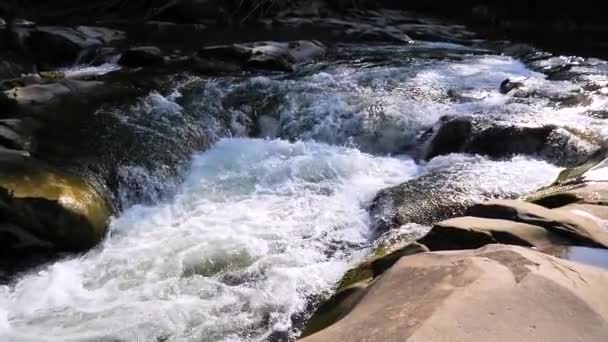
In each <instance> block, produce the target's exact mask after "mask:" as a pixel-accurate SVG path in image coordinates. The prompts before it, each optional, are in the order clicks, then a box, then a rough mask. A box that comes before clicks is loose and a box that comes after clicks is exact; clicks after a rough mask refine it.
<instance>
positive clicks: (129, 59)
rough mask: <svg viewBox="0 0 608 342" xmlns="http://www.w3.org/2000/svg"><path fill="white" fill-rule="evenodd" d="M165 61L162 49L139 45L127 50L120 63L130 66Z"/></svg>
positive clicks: (149, 64) (141, 65) (148, 64)
mask: <svg viewBox="0 0 608 342" xmlns="http://www.w3.org/2000/svg"><path fill="white" fill-rule="evenodd" d="M164 62H165V58H164V57H163V54H162V52H161V50H160V49H159V48H157V47H155V46H138V47H134V48H130V49H129V50H127V51H125V52H124V53H123V54H122V56H121V57H120V59H119V60H118V64H120V65H124V66H128V67H143V66H151V65H160V64H163V63H164Z"/></svg>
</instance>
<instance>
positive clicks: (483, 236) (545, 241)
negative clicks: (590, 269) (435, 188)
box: [418, 216, 569, 251]
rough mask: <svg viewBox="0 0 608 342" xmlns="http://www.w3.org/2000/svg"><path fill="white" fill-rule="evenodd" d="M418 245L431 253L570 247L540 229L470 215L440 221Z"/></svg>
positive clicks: (563, 240) (553, 234) (525, 224)
mask: <svg viewBox="0 0 608 342" xmlns="http://www.w3.org/2000/svg"><path fill="white" fill-rule="evenodd" d="M418 242H419V243H421V244H423V245H425V246H427V247H428V248H429V249H430V250H432V251H441V250H458V249H477V248H480V247H483V246H485V245H489V244H496V243H501V244H508V245H517V246H524V247H536V248H547V247H549V246H553V245H565V244H569V243H568V240H567V239H565V238H563V237H561V236H560V235H558V234H555V233H552V232H550V231H548V230H546V229H545V228H543V227H540V226H536V225H531V224H527V223H520V222H514V221H508V220H499V219H487V218H480V217H471V216H464V217H457V218H453V219H449V220H446V221H442V222H439V223H437V224H435V225H434V226H433V228H432V229H431V231H429V232H428V233H427V234H426V235H425V236H424V237H422V238H421V239H419V240H418Z"/></svg>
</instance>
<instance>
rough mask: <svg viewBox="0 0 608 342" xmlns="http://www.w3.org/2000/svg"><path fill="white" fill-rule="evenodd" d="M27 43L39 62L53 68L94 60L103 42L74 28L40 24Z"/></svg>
mask: <svg viewBox="0 0 608 342" xmlns="http://www.w3.org/2000/svg"><path fill="white" fill-rule="evenodd" d="M27 45H28V47H29V49H30V51H31V52H32V54H33V55H34V56H36V59H37V60H38V62H39V64H41V65H42V66H43V67H45V68H53V67H57V66H63V65H72V64H76V63H87V62H89V61H91V60H93V58H94V57H95V53H96V52H97V50H98V49H99V48H100V47H101V46H102V45H103V42H102V41H101V40H100V39H98V38H94V37H90V36H87V35H86V34H84V33H82V32H80V31H78V30H76V29H73V28H69V27H62V26H39V27H37V28H36V30H35V31H34V32H33V33H32V35H31V37H30V39H29V41H28V42H27Z"/></svg>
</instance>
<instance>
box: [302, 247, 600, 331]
mask: <svg viewBox="0 0 608 342" xmlns="http://www.w3.org/2000/svg"><path fill="white" fill-rule="evenodd" d="M606 286H608V273H607V272H605V271H603V270H601V269H597V268H593V267H589V266H584V265H580V264H576V263H572V262H568V261H564V260H560V259H557V258H554V257H551V256H548V255H544V254H542V253H539V252H535V251H533V250H531V249H527V248H523V247H515V246H503V245H490V246H487V247H485V248H482V249H479V250H474V251H460V252H435V253H423V254H417V255H413V256H408V257H404V258H402V259H401V260H399V262H397V263H396V264H395V265H394V266H393V267H392V268H391V269H389V270H388V271H387V272H385V273H384V274H383V275H382V276H381V277H380V278H378V280H377V281H376V282H375V283H374V284H373V285H372V286H371V287H370V288H368V290H367V292H366V293H365V294H364V295H363V297H362V298H361V299H360V300H359V301H358V303H357V304H356V305H355V307H354V309H352V311H350V312H349V313H348V314H347V315H345V316H344V317H343V318H342V319H341V320H339V321H338V322H337V323H335V324H333V325H331V326H330V327H328V328H326V329H324V330H322V331H320V332H318V333H316V334H314V335H311V336H309V337H306V338H304V339H303V340H302V341H304V342H346V341H348V342H351V341H383V342H397V341H398V342H402V341H406V340H407V341H409V342H416V341H505V342H507V341H509V342H510V341H530V342H532V341H534V342H536V341H555V342H560V341H563V342H571V341H586V342H588V341H598V342H600V341H602V342H603V341H605V340H606V336H608V293H607V292H606V291H605V289H606Z"/></svg>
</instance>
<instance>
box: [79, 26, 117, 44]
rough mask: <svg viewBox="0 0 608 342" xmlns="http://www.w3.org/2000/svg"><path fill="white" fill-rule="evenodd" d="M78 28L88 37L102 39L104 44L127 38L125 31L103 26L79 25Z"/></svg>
mask: <svg viewBox="0 0 608 342" xmlns="http://www.w3.org/2000/svg"><path fill="white" fill-rule="evenodd" d="M76 30H77V31H78V32H80V33H82V34H84V35H85V36H87V37H90V38H93V39H97V40H99V41H101V42H102V43H103V44H104V45H107V44H112V43H116V42H118V41H121V40H124V39H125V38H126V33H125V32H124V31H120V30H115V29H111V28H107V27H101V26H78V27H76Z"/></svg>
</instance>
